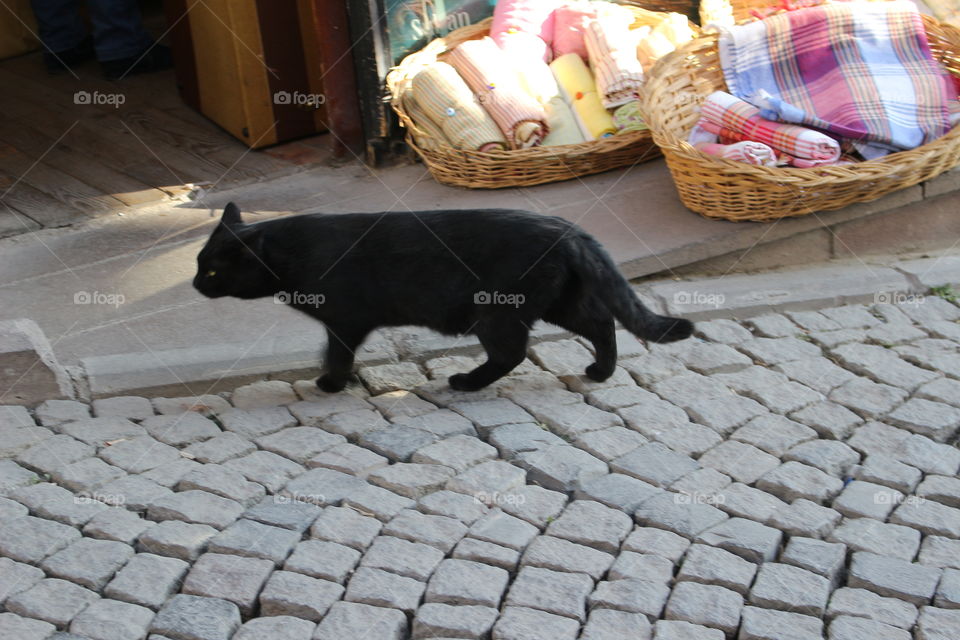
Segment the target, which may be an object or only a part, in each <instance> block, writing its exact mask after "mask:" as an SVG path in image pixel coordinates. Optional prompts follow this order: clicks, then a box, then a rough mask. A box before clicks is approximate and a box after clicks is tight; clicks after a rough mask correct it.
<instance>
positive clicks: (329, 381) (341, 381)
mask: <svg viewBox="0 0 960 640" xmlns="http://www.w3.org/2000/svg"><path fill="white" fill-rule="evenodd" d="M346 386H347V380H346V378H335V377H333V376H331V375H330V374H328V373H325V374H323V375H322V376H320V377H319V378H317V387H318V388H319V389H320V390H321V391H326V392H327V393H337V392H338V391H343V390H344V389H345V388H346Z"/></svg>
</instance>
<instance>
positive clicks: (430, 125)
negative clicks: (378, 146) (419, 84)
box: [397, 83, 454, 151]
mask: <svg viewBox="0 0 960 640" xmlns="http://www.w3.org/2000/svg"><path fill="white" fill-rule="evenodd" d="M411 84H412V83H407V85H406V86H405V87H404V88H402V89H401V90H400V91H399V94H398V96H397V100H399V102H400V106H401V107H403V110H404V111H405V112H406V113H407V115H409V116H410V118H411V119H412V120H413V122H414V124H415V125H416V129H414V130H413V131H411V134H413V137H414V140H416V142H417V144H418V145H419V146H420V147H421V148H423V149H427V150H428V151H429V150H434V149H439V148H441V147H453V146H454V145H453V143H451V142H450V140H449V139H448V138H447V134H446V133H444V132H443V128H442V127H441V126H440V125H438V124H437V123H435V122H434V121H433V120H432V119H431V118H430V116H429V115H427V112H426V111H425V110H424V108H423V107H421V106H420V103H419V102H417V99H416V96H414V92H413V89H412V86H411ZM421 132H422V133H423V134H425V135H418V134H419V133H421Z"/></svg>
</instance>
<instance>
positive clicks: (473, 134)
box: [410, 62, 508, 151]
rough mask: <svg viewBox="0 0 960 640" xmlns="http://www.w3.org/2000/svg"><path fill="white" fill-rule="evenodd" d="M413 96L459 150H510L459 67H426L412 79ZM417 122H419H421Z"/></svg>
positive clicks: (436, 63)
mask: <svg viewBox="0 0 960 640" xmlns="http://www.w3.org/2000/svg"><path fill="white" fill-rule="evenodd" d="M410 91H412V94H413V95H412V96H411V97H412V98H413V99H414V100H415V101H416V104H417V105H418V106H419V108H420V110H422V112H423V113H424V114H425V115H426V116H427V118H429V120H431V121H432V122H433V124H434V125H435V126H437V127H439V128H440V130H441V131H443V134H444V136H445V137H446V139H447V140H449V141H450V144H451V146H453V147H454V148H456V149H474V150H480V151H493V150H505V149H507V147H508V145H507V140H506V138H504V136H503V132H501V131H500V128H499V127H498V126H497V123H496V122H494V121H493V118H492V117H490V114H488V113H487V112H486V111H484V109H483V107H481V106H480V105H479V104H477V101H476V98H475V97H474V95H473V91H471V90H470V87H468V86H467V83H466V82H464V81H463V78H461V77H460V74H458V73H457V71H456V69H454V68H453V67H451V66H450V65H448V64H446V63H445V62H434V63H433V64H431V65H429V66H426V67H424V68H423V70H421V71H420V72H419V73H417V75H415V76H414V77H413V80H412V82H411V88H410ZM418 124H420V123H419V121H418Z"/></svg>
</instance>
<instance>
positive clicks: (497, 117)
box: [446, 37, 549, 149]
mask: <svg viewBox="0 0 960 640" xmlns="http://www.w3.org/2000/svg"><path fill="white" fill-rule="evenodd" d="M446 61H447V62H449V63H450V64H451V65H453V67H454V68H455V69H456V70H457V71H458V72H460V75H461V76H462V77H463V79H464V80H465V81H466V83H467V86H469V87H470V88H471V89H472V90H473V93H474V94H476V96H477V100H478V101H479V102H480V104H481V105H483V107H484V108H485V109H486V110H487V113H489V114H490V115H491V116H492V117H493V120H494V122H496V123H497V126H498V127H500V130H501V131H502V132H503V134H504V135H505V136H506V138H507V142H508V143H509V144H510V148H511V149H526V148H528V147H534V146H537V145H539V144H540V143H541V142H543V139H544V138H545V137H546V135H547V133H548V132H549V127H548V126H547V114H546V113H545V112H544V110H543V107H542V106H541V105H540V103H539V102H537V101H536V100H535V99H534V98H532V97H531V96H529V95H527V93H526V92H525V91H524V90H523V87H522V86H521V85H520V79H519V78H518V77H517V72H516V71H514V70H513V67H512V63H511V61H510V58H508V57H507V56H506V55H505V54H504V53H503V51H502V50H501V49H500V47H498V46H497V44H496V43H495V42H494V41H493V40H491V39H490V38H489V37H484V38H482V39H480V40H467V41H466V42H463V43H461V44H460V45H459V46H457V47H456V48H455V49H453V50H452V51H450V52H449V53H448V54H447V58H446Z"/></svg>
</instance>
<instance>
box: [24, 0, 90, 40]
mask: <svg viewBox="0 0 960 640" xmlns="http://www.w3.org/2000/svg"><path fill="white" fill-rule="evenodd" d="M30 6H31V7H32V8H33V14H34V15H35V16H36V17H37V27H39V31H40V34H39V35H40V40H41V41H42V42H43V46H44V47H45V48H46V49H47V50H49V51H53V52H54V53H56V52H58V51H66V50H68V49H72V48H73V47H75V46H77V45H78V44H80V43H81V42H83V39H84V38H86V37H87V30H86V28H85V27H84V25H83V20H82V19H81V18H80V10H79V3H78V1H77V0H31V2H30Z"/></svg>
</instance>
